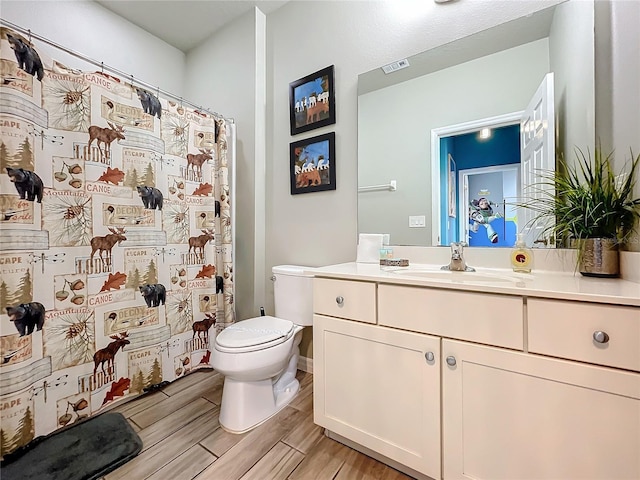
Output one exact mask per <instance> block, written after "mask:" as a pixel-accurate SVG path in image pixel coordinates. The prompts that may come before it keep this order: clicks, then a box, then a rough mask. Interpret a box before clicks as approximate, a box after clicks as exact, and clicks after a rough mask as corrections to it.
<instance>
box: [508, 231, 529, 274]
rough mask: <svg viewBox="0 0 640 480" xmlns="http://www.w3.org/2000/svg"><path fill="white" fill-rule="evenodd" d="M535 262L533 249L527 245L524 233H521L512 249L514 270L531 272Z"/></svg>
mask: <svg viewBox="0 0 640 480" xmlns="http://www.w3.org/2000/svg"><path fill="white" fill-rule="evenodd" d="M532 264H533V251H532V250H531V249H530V248H529V247H527V243H526V242H525V240H524V234H523V233H519V234H518V239H517V240H516V244H515V245H514V247H513V249H512V250H511V266H512V268H513V271H514V272H523V273H530V272H531V267H532Z"/></svg>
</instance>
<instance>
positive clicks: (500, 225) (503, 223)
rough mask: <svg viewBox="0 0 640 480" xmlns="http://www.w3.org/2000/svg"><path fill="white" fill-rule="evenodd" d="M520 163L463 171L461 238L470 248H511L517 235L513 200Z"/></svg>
mask: <svg viewBox="0 0 640 480" xmlns="http://www.w3.org/2000/svg"><path fill="white" fill-rule="evenodd" d="M519 175H520V164H519V163H518V164H511V165H499V166H494V167H485V168H472V169H467V170H460V173H459V185H460V192H459V196H460V198H461V199H462V201H461V202H460V205H459V217H460V218H461V222H460V227H459V228H460V233H459V238H460V239H462V240H463V241H465V242H467V244H468V245H469V246H471V247H512V246H513V245H514V244H515V242H516V235H517V233H518V223H517V222H518V219H517V215H516V210H517V209H516V208H515V207H514V205H513V202H514V200H515V199H516V198H517V197H518V196H519V195H520V192H519V190H520V188H519V186H520V179H519Z"/></svg>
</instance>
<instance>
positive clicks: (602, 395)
mask: <svg viewBox="0 0 640 480" xmlns="http://www.w3.org/2000/svg"><path fill="white" fill-rule="evenodd" d="M442 355H443V357H444V362H443V372H442V405H443V408H442V416H443V450H444V469H443V477H444V478H445V479H447V480H452V479H473V480H500V479H503V480H512V479H521V480H525V479H531V480H541V479H563V480H569V479H585V478H590V479H601V480H613V479H628V480H630V479H638V478H640V379H639V378H638V374H634V373H631V372H626V371H622V370H613V369H609V368H603V367H598V366H594V365H587V364H581V363H578V362H571V361H565V360H558V359H552V358H547V357H542V356H534V355H528V354H526V353H520V352H513V351H509V350H504V349H500V348H493V347H487V346H484V345H476V344H472V343H469V342H460V341H454V340H443V342H442Z"/></svg>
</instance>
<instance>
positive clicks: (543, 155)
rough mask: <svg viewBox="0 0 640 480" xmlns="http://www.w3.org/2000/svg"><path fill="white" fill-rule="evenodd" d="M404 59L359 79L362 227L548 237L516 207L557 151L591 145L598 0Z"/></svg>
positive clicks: (398, 236) (483, 237)
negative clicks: (405, 62) (395, 66)
mask: <svg viewBox="0 0 640 480" xmlns="http://www.w3.org/2000/svg"><path fill="white" fill-rule="evenodd" d="M407 60H408V65H409V66H408V67H406V68H400V69H396V70H395V71H393V72H392V73H389V74H385V72H384V71H383V70H382V68H378V69H375V70H372V71H370V72H366V73H364V74H362V75H360V76H359V79H358V232H359V233H389V234H390V235H391V244H392V245H417V246H435V245H448V244H449V243H450V242H451V241H457V240H462V241H467V242H468V243H469V245H470V246H495V247H500V246H508V247H510V246H512V245H513V243H514V240H515V235H516V233H517V232H519V231H520V232H522V231H525V233H526V234H527V241H528V243H530V244H534V242H539V244H538V246H543V245H545V241H546V239H544V238H543V237H542V236H541V235H540V232H539V231H536V230H535V229H531V228H529V227H527V228H525V225H526V223H527V220H528V218H527V217H526V213H527V212H523V209H517V208H515V206H514V204H515V203H517V202H518V201H519V200H520V199H522V198H523V197H526V195H525V193H524V192H523V189H526V186H527V185H530V184H532V183H535V182H536V181H537V180H536V179H537V178H538V177H537V175H539V172H540V171H541V169H549V168H550V169H553V168H554V167H555V159H556V158H557V157H558V156H559V155H563V156H564V157H565V158H566V159H567V160H568V161H570V159H571V157H572V156H573V154H574V150H575V148H576V147H579V148H582V149H586V148H590V147H592V146H593V145H594V143H595V118H594V116H595V113H594V112H595V93H594V91H595V86H594V85H595V81H594V3H593V1H589V0H588V1H584V0H567V1H565V2H563V3H560V4H558V5H556V6H553V7H550V8H546V9H544V10H540V11H538V12H537V13H534V14H532V15H528V16H526V17H522V18H519V19H516V20H512V21H509V22H506V23H504V24H501V25H498V26H495V27H493V28H491V29H488V30H485V31H482V32H479V33H476V34H474V35H471V36H469V37H465V38H462V39H459V40H456V41H455V42H452V43H449V44H446V45H443V46H440V47H437V48H435V49H432V50H429V51H426V52H423V53H420V54H418V55H413V56H411V57H408V58H407ZM400 66H402V64H401V65H400ZM545 129H546V135H547V138H545V139H542V134H540V135H538V133H537V132H538V130H545ZM527 135H528V136H529V137H531V138H530V139H531V140H532V141H531V142H530V141H529V137H527ZM534 137H535V138H534ZM538 137H540V142H542V143H540V142H538ZM533 140H535V141H533Z"/></svg>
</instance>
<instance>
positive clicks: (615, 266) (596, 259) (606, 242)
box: [579, 238, 620, 278]
mask: <svg viewBox="0 0 640 480" xmlns="http://www.w3.org/2000/svg"><path fill="white" fill-rule="evenodd" d="M579 257H580V264H579V270H580V273H581V274H582V275H584V276H585V277H601V278H615V277H618V276H619V275H620V253H619V250H618V243H617V242H616V241H615V240H613V239H611V238H586V239H584V240H582V241H581V245H580V255H579Z"/></svg>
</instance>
